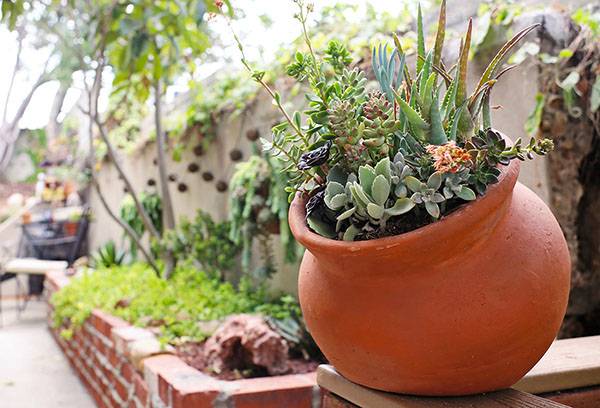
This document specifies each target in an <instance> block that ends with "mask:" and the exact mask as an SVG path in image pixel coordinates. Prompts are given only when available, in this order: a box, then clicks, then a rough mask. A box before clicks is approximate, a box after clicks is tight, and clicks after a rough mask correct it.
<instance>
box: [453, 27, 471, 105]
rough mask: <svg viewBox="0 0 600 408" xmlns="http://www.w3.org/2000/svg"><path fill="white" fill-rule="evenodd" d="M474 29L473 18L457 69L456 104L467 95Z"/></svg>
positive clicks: (459, 103)
mask: <svg viewBox="0 0 600 408" xmlns="http://www.w3.org/2000/svg"><path fill="white" fill-rule="evenodd" d="M472 30H473V19H472V18H470V19H469V26H468V27H467V34H466V35H465V39H464V42H462V43H461V48H460V56H459V58H458V71H457V79H458V82H457V88H456V99H455V104H456V105H457V106H458V105H462V103H463V101H464V100H465V98H466V97H467V63H468V59H469V49H470V48H471V32H472Z"/></svg>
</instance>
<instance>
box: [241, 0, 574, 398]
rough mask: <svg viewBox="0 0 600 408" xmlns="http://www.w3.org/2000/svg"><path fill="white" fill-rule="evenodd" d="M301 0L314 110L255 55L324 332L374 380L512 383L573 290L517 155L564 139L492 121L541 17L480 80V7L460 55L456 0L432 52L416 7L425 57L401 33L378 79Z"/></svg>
mask: <svg viewBox="0 0 600 408" xmlns="http://www.w3.org/2000/svg"><path fill="white" fill-rule="evenodd" d="M295 3H297V5H298V7H299V12H298V13H297V15H296V18H297V19H298V20H299V21H300V22H301V24H302V28H303V34H304V36H305V38H306V43H307V49H308V52H305V53H303V52H297V53H296V54H295V57H294V61H293V63H292V64H291V65H290V66H289V67H288V69H287V73H288V74H289V75H291V76H292V77H294V78H296V79H297V80H299V81H302V82H306V83H308V85H310V88H311V91H312V92H310V93H308V94H307V95H306V97H307V99H308V101H309V108H308V110H307V111H306V112H304V113H305V115H306V117H305V118H304V119H303V117H302V115H301V114H300V113H298V112H296V113H294V114H292V115H290V114H288V113H287V112H286V111H285V110H284V108H283V105H282V103H281V97H280V95H279V94H278V93H277V92H275V91H273V90H272V89H271V88H270V87H269V85H268V84H267V83H266V82H265V81H264V80H263V76H264V73H263V72H260V71H255V70H253V69H252V68H251V67H250V66H249V64H248V63H247V61H246V60H245V59H244V60H243V62H244V65H245V66H246V67H247V68H248V69H249V70H250V71H251V72H252V76H253V78H254V79H255V80H256V81H258V82H260V83H261V84H262V85H263V86H264V87H265V88H266V89H267V91H268V92H269V93H270V94H271V95H272V96H273V98H274V102H275V104H276V106H277V107H278V108H279V109H280V110H281V112H282V114H283V115H284V116H285V118H286V121H285V122H284V123H282V124H281V125H278V126H275V127H274V128H273V139H272V141H268V142H265V143H266V147H267V149H268V150H269V151H271V152H272V153H273V154H274V155H275V156H277V157H280V158H282V160H284V161H285V162H286V163H287V168H286V169H287V171H288V174H289V176H290V186H289V188H288V191H289V192H290V194H292V195H293V197H294V200H293V203H292V205H291V207H290V212H289V219H290V226H291V229H292V232H293V234H294V236H295V237H296V239H297V240H298V241H299V242H300V243H302V244H303V245H304V246H305V247H306V249H307V250H306V252H305V255H304V259H303V262H302V264H301V267H300V276H299V297H300V303H301V306H302V311H303V314H304V318H305V319H306V323H307V326H308V328H309V329H310V332H311V334H312V335H313V337H314V339H315V340H316V342H317V344H318V345H319V347H320V348H321V350H322V351H323V353H324V354H325V356H326V357H327V358H328V359H329V361H330V362H331V363H332V364H333V365H334V366H335V368H336V369H337V370H338V371H339V372H340V373H341V374H342V375H344V376H346V377H347V378H348V379H350V380H352V381H354V382H357V383H360V384H363V385H366V386H369V387H372V388H376V389H381V390H386V391H393V392H400V393H410V394H419V395H464V394H471V393H479V392H486V391H491V390H495V389H500V388H504V387H508V386H510V385H512V384H513V383H515V382H516V381H517V380H518V379H519V378H521V377H522V376H523V375H524V374H525V373H526V372H527V371H528V370H529V369H531V367H532V366H533V365H534V364H535V363H536V362H537V361H538V360H539V359H540V358H541V356H542V355H543V354H544V353H545V351H546V350H547V348H548V347H549V345H550V344H551V342H552V341H553V339H554V337H555V335H556V333H557V331H558V329H559V326H560V323H561V321H562V318H563V315H564V312H565V309H566V304H567V298H568V292H569V275H570V261H569V254H568V250H567V246H566V243H565V240H564V238H563V235H562V232H561V230H560V228H559V225H558V223H557V222H556V220H555V219H554V217H553V215H552V213H551V212H550V210H549V209H548V208H547V206H546V205H545V204H544V203H543V202H542V201H541V200H540V199H539V198H538V197H537V196H536V195H535V194H534V193H533V192H531V191H530V190H529V189H527V188H526V187H524V186H523V185H521V184H520V183H518V182H517V176H518V173H519V160H525V159H526V158H533V156H534V155H544V154H546V153H547V152H548V151H550V150H551V149H552V147H553V146H552V142H551V141H549V140H546V139H544V140H536V139H531V141H530V142H529V143H523V142H522V141H521V140H517V141H515V142H514V143H512V142H511V141H510V139H508V138H507V137H505V136H504V135H502V134H501V133H500V132H499V131H497V130H495V129H494V128H492V126H491V123H490V116H491V115H490V91H491V90H492V88H493V87H494V86H495V85H496V82H497V81H498V79H499V78H500V77H501V76H502V75H503V74H504V73H505V72H507V71H508V69H510V68H506V69H501V62H502V61H503V59H504V58H505V57H506V56H507V55H508V54H509V53H510V51H511V50H512V49H513V48H514V47H515V45H516V44H517V43H518V42H519V40H521V39H522V38H523V37H525V36H526V35H527V34H528V33H529V32H530V31H532V30H533V29H534V28H535V26H532V27H528V28H526V29H524V30H522V31H520V32H519V33H517V34H516V35H515V37H514V38H513V39H511V40H510V41H509V42H508V43H507V44H505V45H504V46H503V47H502V48H501V49H500V50H499V52H498V54H497V55H496V56H495V57H494V58H493V60H492V61H491V62H490V64H489V66H488V67H487V69H486V70H485V71H484V73H483V75H482V77H481V79H480V80H479V82H478V84H477V86H476V87H475V89H474V90H473V92H472V93H470V94H468V93H467V87H466V84H467V70H468V61H467V60H468V55H469V48H470V44H471V26H472V25H471V22H470V21H469V24H468V29H467V32H466V35H465V36H464V38H463V39H462V41H461V45H460V52H459V59H458V61H457V62H456V64H455V65H454V66H452V68H447V67H448V66H449V65H447V62H446V63H444V61H443V60H442V49H443V44H444V37H445V14H446V5H445V2H444V1H443V2H442V5H441V11H440V16H439V25H438V30H437V34H436V36H435V43H434V45H433V48H432V49H431V50H429V51H427V50H426V47H425V37H424V34H423V31H424V30H423V24H422V18H421V11H420V9H419V15H418V19H417V27H418V41H417V45H418V47H417V55H416V56H415V62H414V65H415V67H414V69H411V68H409V66H408V65H409V64H407V56H406V54H405V53H404V52H403V50H402V49H401V46H400V44H401V42H400V40H399V39H398V38H397V37H394V45H395V46H394V47H389V46H387V45H379V46H378V47H376V48H375V49H373V55H372V68H373V73H374V76H375V78H376V84H375V86H374V87H370V86H369V83H368V81H367V78H366V74H365V73H364V72H362V71H360V70H359V69H357V68H354V69H352V68H351V61H352V59H351V57H350V54H349V52H348V51H347V50H346V48H345V47H344V46H343V45H342V44H339V43H337V42H331V43H330V44H329V45H328V48H327V50H326V51H325V53H324V55H323V56H320V55H318V54H317V53H315V52H314V50H313V47H312V44H311V42H310V37H309V36H308V34H307V30H306V21H307V16H308V14H309V13H310V11H311V9H312V7H311V6H310V5H307V4H304V3H303V2H302V1H301V0H295ZM236 39H237V37H236ZM238 42H239V41H238ZM240 48H241V49H242V52H243V48H242V47H241V45H240ZM369 88H370V89H369ZM515 159H518V160H515Z"/></svg>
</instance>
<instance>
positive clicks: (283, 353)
mask: <svg viewBox="0 0 600 408" xmlns="http://www.w3.org/2000/svg"><path fill="white" fill-rule="evenodd" d="M204 347H205V348H204V352H205V355H206V360H207V368H209V369H212V370H213V371H215V372H216V373H220V372H222V371H224V370H236V369H238V370H244V369H247V368H252V367H253V366H258V367H260V368H264V369H265V370H266V371H267V372H268V373H269V374H270V375H279V374H284V373H286V372H287V371H288V370H289V357H288V351H289V349H288V345H287V342H286V341H285V340H284V339H283V337H281V336H280V335H279V334H278V333H277V332H275V331H274V330H273V329H271V328H270V327H269V325H268V324H267V322H266V321H265V320H264V319H263V318H262V317H260V316H253V315H247V314H241V315H234V316H230V317H229V318H227V319H226V320H225V321H224V322H223V324H222V325H221V326H220V327H219V328H218V329H217V330H216V331H215V332H214V334H213V335H212V336H211V337H209V339H208V340H207V341H206V343H205V345H204Z"/></svg>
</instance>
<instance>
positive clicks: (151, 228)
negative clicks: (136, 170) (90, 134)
mask: <svg viewBox="0 0 600 408" xmlns="http://www.w3.org/2000/svg"><path fill="white" fill-rule="evenodd" d="M94 122H95V123H96V126H97V128H98V131H99V132H100V137H101V138H102V140H103V141H104V144H105V145H106V150H107V153H108V157H109V158H110V159H111V160H112V162H113V163H114V165H115V168H116V169H117V172H118V173H119V175H120V176H121V178H122V179H123V182H124V183H125V187H126V188H127V191H129V193H130V194H131V196H132V198H133V202H134V203H135V208H136V209H137V211H138V213H139V214H140V218H141V219H142V222H143V223H144V227H146V229H147V230H148V232H149V233H150V235H152V236H153V237H156V238H160V234H159V233H158V231H157V230H156V228H155V227H154V224H152V221H151V220H150V217H149V216H148V213H147V212H146V210H145V209H144V207H143V206H142V203H141V202H140V200H139V199H138V197H137V194H136V193H135V189H134V188H133V185H132V184H131V181H129V178H128V177H127V175H126V174H125V171H124V170H123V167H121V163H120V162H119V159H118V157H117V154H116V152H115V149H114V147H113V145H112V143H111V141H110V140H109V138H108V135H107V134H106V131H105V129H104V126H103V125H102V122H100V118H99V117H98V113H97V112H96V113H95V114H94Z"/></svg>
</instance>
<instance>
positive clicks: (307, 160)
mask: <svg viewBox="0 0 600 408" xmlns="http://www.w3.org/2000/svg"><path fill="white" fill-rule="evenodd" d="M330 149H331V140H329V141H327V143H325V144H324V145H323V146H321V147H318V148H316V149H314V150H311V151H310V152H306V153H303V154H302V156H300V162H299V163H298V170H308V169H311V168H313V167H316V166H320V165H321V164H324V163H325V162H327V159H328V158H329V150H330Z"/></svg>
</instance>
